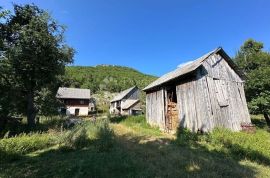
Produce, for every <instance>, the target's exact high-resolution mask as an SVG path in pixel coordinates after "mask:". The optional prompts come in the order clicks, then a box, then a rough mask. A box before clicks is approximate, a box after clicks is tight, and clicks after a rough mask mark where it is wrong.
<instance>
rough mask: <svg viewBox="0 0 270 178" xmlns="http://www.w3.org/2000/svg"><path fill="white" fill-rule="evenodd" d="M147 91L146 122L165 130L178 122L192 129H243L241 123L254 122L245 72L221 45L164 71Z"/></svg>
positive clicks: (175, 125)
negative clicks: (245, 84) (250, 110)
mask: <svg viewBox="0 0 270 178" xmlns="http://www.w3.org/2000/svg"><path fill="white" fill-rule="evenodd" d="M144 91H145V92H146V118H147V122H148V123H149V124H151V125H155V126H158V127H160V128H161V129H162V130H165V131H175V130H176V129H177V128H178V127H179V126H180V127H184V128H188V129H190V130H191V131H193V132H198V131H201V132H209V131H211V130H212V129H213V128H215V127H225V128H229V129H231V130H233V131H240V130H241V124H242V123H251V120H250V115H249V112H248V108H247V103H246V98H245V93H244V75H243V73H242V72H241V71H240V70H239V69H238V68H237V66H236V65H235V64H234V62H233V61H232V60H231V59H230V57H229V56H228V55H227V54H226V53H225V51H224V50H223V49H222V48H218V49H215V50H213V51H211V52H209V53H208V54H205V55H204V56H202V57H200V58H199V59H196V60H195V61H193V62H190V63H188V64H186V65H184V66H182V67H179V68H177V69H176V70H174V71H172V72H170V73H168V74H165V75H164V76H162V77H160V78H159V79H157V80H156V81H154V82H153V83H151V84H150V85H148V86H147V87H146V88H145V89H144Z"/></svg>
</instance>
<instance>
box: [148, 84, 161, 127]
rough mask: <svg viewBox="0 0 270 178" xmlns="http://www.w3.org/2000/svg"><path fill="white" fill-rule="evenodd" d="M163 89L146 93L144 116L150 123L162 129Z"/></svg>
mask: <svg viewBox="0 0 270 178" xmlns="http://www.w3.org/2000/svg"><path fill="white" fill-rule="evenodd" d="M164 106H165V105H164V90H163V89H161V90H159V91H156V92H152V93H147V95H146V118H147V122H148V123H149V124H150V125H153V126H158V127H160V128H161V129H164V126H165V115H164V114H165V113H164V109H165V107H164Z"/></svg>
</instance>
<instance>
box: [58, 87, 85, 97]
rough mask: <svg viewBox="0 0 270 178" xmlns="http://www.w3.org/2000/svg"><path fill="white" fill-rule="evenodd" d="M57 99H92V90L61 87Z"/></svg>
mask: <svg viewBox="0 0 270 178" xmlns="http://www.w3.org/2000/svg"><path fill="white" fill-rule="evenodd" d="M56 97H57V98H69V99H90V90H89V89H81V88H65V87H60V88H59V89H58V91H57V95H56Z"/></svg>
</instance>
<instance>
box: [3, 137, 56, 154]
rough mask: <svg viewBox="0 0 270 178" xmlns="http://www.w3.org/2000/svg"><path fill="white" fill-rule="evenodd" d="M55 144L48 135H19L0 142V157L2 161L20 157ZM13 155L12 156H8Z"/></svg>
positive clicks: (52, 138)
mask: <svg viewBox="0 0 270 178" xmlns="http://www.w3.org/2000/svg"><path fill="white" fill-rule="evenodd" d="M55 143H56V140H55V139H54V137H53V136H52V135H50V134H40V133H35V134H33V133H31V134H21V135H18V136H16V137H12V138H3V139H1V140H0V156H1V158H3V159H7V158H8V157H9V158H12V159H14V158H15V157H16V155H17V156H21V155H24V154H27V153H30V152H33V151H37V150H41V149H45V148H48V147H50V146H52V145H54V144H55ZM10 155H13V156H10Z"/></svg>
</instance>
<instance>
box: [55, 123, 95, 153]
mask: <svg viewBox="0 0 270 178" xmlns="http://www.w3.org/2000/svg"><path fill="white" fill-rule="evenodd" d="M58 142H59V145H60V147H62V148H68V149H81V148H84V147H86V146H88V145H89V142H90V141H89V138H88V135H87V130H86V124H82V125H77V126H76V127H74V128H73V129H72V130H69V131H67V132H65V133H63V134H62V135H61V136H60V138H59V141H58Z"/></svg>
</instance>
